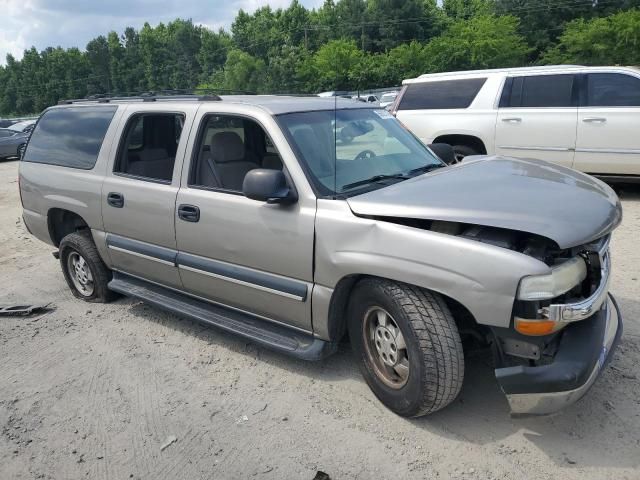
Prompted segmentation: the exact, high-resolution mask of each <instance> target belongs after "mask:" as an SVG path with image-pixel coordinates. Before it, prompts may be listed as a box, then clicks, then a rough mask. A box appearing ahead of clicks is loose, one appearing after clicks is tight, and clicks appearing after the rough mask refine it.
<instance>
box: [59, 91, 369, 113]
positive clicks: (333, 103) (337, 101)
mask: <svg viewBox="0 0 640 480" xmlns="http://www.w3.org/2000/svg"><path fill="white" fill-rule="evenodd" d="M156 101H161V102H167V103H171V104H180V103H192V102H201V103H216V102H220V101H221V102H224V103H237V104H243V105H248V106H256V107H259V108H262V109H263V110H266V111H267V112H269V113H270V114H272V115H280V114H283V113H293V112H306V111H317V110H333V109H334V108H338V109H347V108H348V109H352V108H353V109H356V108H379V107H378V106H377V105H376V104H373V105H372V104H371V103H363V102H359V101H357V100H353V99H350V98H341V97H317V96H284V95H221V96H217V95H216V96H208V97H207V96H205V97H203V96H197V95H180V96H171V95H167V96H156V97H151V96H141V97H111V98H110V97H102V98H95V99H78V100H63V101H61V102H60V105H72V104H73V105H96V104H99V105H113V104H122V103H126V104H129V103H144V104H145V105H147V104H153V103H155V102H156Z"/></svg>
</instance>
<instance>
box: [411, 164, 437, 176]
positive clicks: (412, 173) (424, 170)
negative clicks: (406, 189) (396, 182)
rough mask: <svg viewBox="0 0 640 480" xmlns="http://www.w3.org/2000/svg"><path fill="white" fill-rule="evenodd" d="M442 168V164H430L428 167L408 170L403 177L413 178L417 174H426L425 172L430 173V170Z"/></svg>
mask: <svg viewBox="0 0 640 480" xmlns="http://www.w3.org/2000/svg"><path fill="white" fill-rule="evenodd" d="M442 167H444V164H441V163H430V164H429V165H423V166H421V167H418V168H413V169H411V170H409V171H408V172H407V173H406V174H405V175H409V176H415V175H417V174H418V173H427V172H430V171H431V170H436V169H438V168H442Z"/></svg>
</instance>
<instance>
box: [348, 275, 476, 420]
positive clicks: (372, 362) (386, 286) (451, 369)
mask: <svg viewBox="0 0 640 480" xmlns="http://www.w3.org/2000/svg"><path fill="white" fill-rule="evenodd" d="M375 308H381V309H383V310H384V311H386V312H388V314H389V315H390V316H391V317H392V320H393V321H394V323H396V324H397V327H399V330H400V332H401V333H402V336H403V337H404V343H405V344H406V349H405V350H404V353H406V356H407V357H408V358H406V359H405V360H404V361H405V362H407V363H408V366H409V370H408V376H407V378H406V379H405V380H404V382H405V383H404V384H403V385H401V386H397V385H396V386H393V388H392V387H391V386H389V382H388V380H387V381H385V380H383V377H384V375H381V374H380V373H377V372H380V368H379V364H378V366H376V364H377V361H378V362H380V361H381V360H382V357H381V356H380V357H379V358H378V360H377V361H376V359H375V358H372V356H371V355H370V354H369V353H368V351H371V348H370V347H368V343H366V342H367V340H365V338H372V339H373V334H372V336H371V337H366V336H365V335H366V334H365V332H366V328H368V327H366V326H365V324H368V323H369V322H368V321H367V320H366V319H367V312H370V311H371V310H372V309H375ZM348 329H349V338H350V339H351V344H352V346H353V349H354V351H355V353H356V355H357V358H358V361H359V364H360V370H361V371H362V374H363V376H364V378H365V380H366V382H367V384H368V385H369V387H370V388H371V390H372V391H373V393H374V394H375V395H376V396H377V397H378V399H379V400H380V401H381V402H382V403H383V404H384V405H385V406H386V407H387V408H389V409H390V410H392V411H393V412H395V413H397V414H398V415H401V416H403V417H419V416H422V415H426V414H429V413H433V412H435V411H437V410H440V409H442V408H444V407H446V406H447V405H449V404H450V403H451V402H453V401H454V400H455V398H456V397H457V396H458V394H459V393H460V389H461V388H462V381H463V379H464V354H463V351H462V343H461V341H460V335H459V333H458V329H457V327H456V324H455V321H454V319H453V317H452V315H451V312H450V311H449V308H448V307H447V305H446V303H445V302H444V300H443V299H442V297H440V296H439V295H437V294H435V293H432V292H429V291H427V290H424V289H420V288H417V287H414V286H411V285H406V284H402V283H397V282H392V281H388V280H383V279H373V278H372V279H366V280H363V281H361V282H360V283H359V284H358V285H356V287H355V289H354V291H353V293H352V296H351V300H350V304H349V312H348ZM375 335H377V332H376V334H375ZM371 341H374V342H376V343H377V340H375V339H374V340H371ZM400 351H401V350H398V352H400ZM374 356H375V355H374ZM383 366H384V365H383Z"/></svg>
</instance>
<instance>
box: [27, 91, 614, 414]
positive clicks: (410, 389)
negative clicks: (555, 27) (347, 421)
mask: <svg viewBox="0 0 640 480" xmlns="http://www.w3.org/2000/svg"><path fill="white" fill-rule="evenodd" d="M345 132H346V133H347V134H348V135H347V134H345ZM346 137H348V139H345V138H346ZM451 154H453V152H451ZM19 181H20V193H21V198H22V204H23V218H24V222H25V225H26V227H27V228H28V229H29V231H30V232H31V233H32V234H33V235H35V236H36V237H37V238H39V239H41V240H43V241H45V242H47V243H49V244H51V245H53V246H55V247H56V252H55V256H57V257H58V258H59V260H60V264H61V267H62V272H63V274H64V277H65V279H66V281H67V283H68V285H69V287H70V288H71V290H72V292H73V293H74V295H75V296H77V297H78V298H80V299H82V300H85V301H89V302H104V301H108V300H111V299H112V298H113V297H114V295H115V294H116V293H119V294H125V295H129V296H132V297H135V298H138V299H141V300H143V301H145V302H148V303H150V304H152V305H155V306H157V307H160V308H164V309H167V310H169V311H172V312H175V313H176V314H178V315H181V316H184V317H188V318H191V319H195V320H198V321H201V322H204V323H205V324H208V325H212V326H214V327H217V328H220V329H222V330H226V331H230V332H233V333H236V334H238V335H241V336H243V337H245V338H247V339H250V340H251V341H253V342H255V343H257V344H260V345H263V346H266V347H269V348H273V349H275V350H278V351H280V352H283V353H286V354H289V355H292V356H295V357H298V358H302V359H306V360H320V359H322V358H324V357H325V356H327V355H329V354H331V353H333V352H334V351H335V349H336V345H337V343H338V342H340V341H341V340H342V339H343V338H345V334H346V333H347V332H348V338H349V340H350V343H351V345H352V347H353V349H354V351H355V354H356V357H357V359H358V362H359V363H360V367H361V370H362V373H363V375H364V378H365V380H366V381H367V383H368V384H369V386H370V387H371V389H372V390H373V392H374V394H375V395H376V396H377V397H378V398H379V399H380V400H381V401H382V402H383V403H384V404H385V405H386V406H387V407H389V408H390V409H391V410H393V411H394V412H396V413H398V414H400V415H403V416H419V415H424V414H427V413H431V412H434V411H436V410H439V409H441V408H443V407H445V406H446V405H448V404H449V403H451V402H452V401H453V400H454V399H455V398H456V396H457V395H458V393H459V392H460V388H461V386H462V383H463V378H464V364H465V358H464V351H465V350H464V348H463V347H464V346H467V345H472V346H476V345H477V344H480V345H482V346H485V347H489V348H491V349H492V351H493V353H494V357H495V362H496V370H495V373H496V377H497V380H498V382H499V384H500V386H501V388H502V390H503V391H504V392H505V394H506V395H507V398H508V400H509V403H510V406H511V409H512V412H514V413H517V414H545V413H550V412H554V411H557V410H558V409H560V408H562V407H564V406H566V405H569V404H571V403H573V402H575V401H576V400H578V399H579V398H580V397H582V396H583V395H584V393H585V392H586V391H587V390H588V388H589V387H590V386H591V385H592V384H593V382H594V381H595V380H596V377H597V376H598V374H599V373H600V372H601V371H602V368H603V366H604V364H605V362H606V361H608V360H609V359H610V358H611V352H612V351H613V349H614V348H615V345H616V343H617V341H618V339H619V337H620V334H621V332H622V319H621V316H620V312H619V310H618V307H617V306H616V302H615V300H614V299H613V297H612V296H611V295H610V294H609V292H608V287H609V278H610V275H611V261H610V255H609V248H608V245H609V240H610V237H611V234H612V231H613V230H614V229H615V228H616V226H617V225H618V224H619V223H620V221H621V217H622V213H621V208H620V203H619V201H618V199H617V197H616V195H615V193H614V192H613V191H612V190H611V189H610V188H609V187H608V186H607V185H605V184H604V183H602V182H601V181H599V180H596V179H594V178H592V177H589V176H587V175H585V174H582V173H578V172H576V171H573V170H570V169H568V168H564V167H562V166H558V165H553V164H551V163H547V162H544V161H536V160H521V159H520V160H518V159H512V158H505V157H496V156H493V157H487V158H484V159H481V160H477V161H476V160H470V161H468V162H463V163H459V164H456V165H451V166H449V165H447V164H446V163H444V162H443V161H441V160H440V159H439V158H438V157H437V156H436V155H435V154H434V153H433V151H432V150H431V149H429V148H428V147H426V146H425V145H423V144H422V143H420V142H419V141H418V140H417V139H416V138H415V137H414V136H413V135H411V134H410V133H409V132H408V131H407V130H405V129H404V128H403V127H402V125H401V124H400V123H399V122H398V121H397V120H396V119H395V118H394V117H393V116H392V115H391V114H389V113H388V112H387V111H386V110H384V109H380V108H378V107H375V106H372V105H371V104H365V103H362V102H355V101H352V100H349V99H335V98H311V97H308V98H294V97H279V96H222V97H218V96H215V95H211V96H205V97H196V96H173V97H162V96H154V95H147V96H143V97H126V98H99V99H94V100H79V101H66V102H62V104H61V105H58V106H56V107H52V108H50V109H48V110H46V111H45V112H44V114H43V115H42V116H41V117H40V119H39V121H38V123H37V125H36V127H35V129H34V131H33V135H32V136H31V138H30V140H29V143H28V145H27V148H26V151H25V153H24V156H23V160H22V162H21V164H20V176H19Z"/></svg>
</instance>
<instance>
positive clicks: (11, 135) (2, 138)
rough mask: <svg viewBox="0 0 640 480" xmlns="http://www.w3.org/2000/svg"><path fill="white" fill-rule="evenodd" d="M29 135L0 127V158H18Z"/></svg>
mask: <svg viewBox="0 0 640 480" xmlns="http://www.w3.org/2000/svg"><path fill="white" fill-rule="evenodd" d="M28 140H29V135H28V134H26V133H23V132H17V131H15V130H10V129H8V128H0V160H6V159H9V158H20V156H21V154H22V151H23V150H24V147H25V146H26V144H27V141H28Z"/></svg>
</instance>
